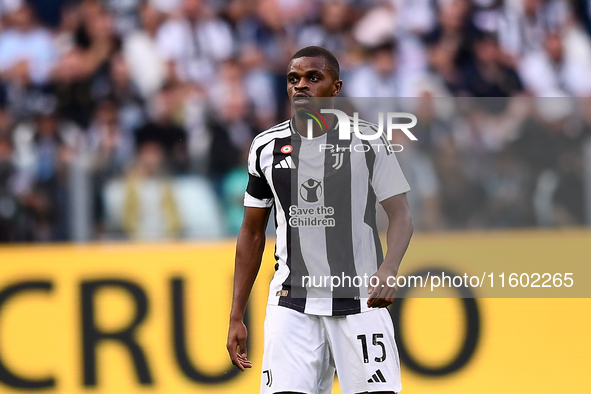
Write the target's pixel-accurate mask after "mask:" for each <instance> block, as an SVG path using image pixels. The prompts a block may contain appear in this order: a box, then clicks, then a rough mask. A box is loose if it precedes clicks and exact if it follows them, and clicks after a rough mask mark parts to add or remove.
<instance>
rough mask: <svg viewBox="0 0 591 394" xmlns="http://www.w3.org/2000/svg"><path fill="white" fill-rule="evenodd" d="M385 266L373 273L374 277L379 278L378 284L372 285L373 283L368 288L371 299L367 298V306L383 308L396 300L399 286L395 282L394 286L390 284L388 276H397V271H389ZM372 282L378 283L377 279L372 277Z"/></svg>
mask: <svg viewBox="0 0 591 394" xmlns="http://www.w3.org/2000/svg"><path fill="white" fill-rule="evenodd" d="M383 268H384V266H382V267H380V269H379V270H378V271H377V272H376V273H375V274H373V275H372V277H376V278H378V281H377V286H375V287H372V286H371V285H370V286H369V288H368V289H367V292H368V294H369V299H368V300H367V306H368V307H370V308H382V307H386V306H388V305H390V304H391V303H393V302H394V297H396V292H397V291H398V288H397V287H396V284H395V283H394V286H393V287H390V286H388V277H395V276H396V275H395V273H391V272H387V270H386V269H383ZM371 283H373V284H376V280H375V279H372V281H371Z"/></svg>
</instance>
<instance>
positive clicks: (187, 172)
mask: <svg viewBox="0 0 591 394" xmlns="http://www.w3.org/2000/svg"><path fill="white" fill-rule="evenodd" d="M307 45H319V46H323V47H325V48H327V49H329V50H330V51H332V52H333V53H334V54H335V55H336V56H337V58H338V59H339V61H340V64H341V70H342V72H341V77H342V79H343V80H344V88H343V93H344V94H343V95H344V96H349V97H424V98H429V97H443V98H447V99H433V100H432V101H429V100H427V101H424V102H423V101H421V103H422V104H421V105H419V108H418V109H417V111H419V112H420V114H418V115H417V116H418V117H419V120H420V123H419V126H417V127H420V130H421V132H420V134H421V137H419V140H420V143H419V144H418V145H415V146H413V147H411V148H409V150H408V153H407V154H400V155H399V156H400V160H401V162H403V165H404V166H408V168H409V169H408V170H407V172H408V173H409V175H408V177H409V178H410V180H411V185H416V186H413V193H414V194H413V195H412V196H411V200H412V201H411V202H412V204H413V207H414V210H415V211H416V217H417V218H418V219H416V220H415V221H416V222H417V228H419V229H421V230H426V231H427V230H440V229H450V228H453V229H456V228H490V227H523V226H536V225H541V226H548V225H577V224H583V223H584V221H585V208H586V205H585V193H584V189H585V176H584V170H583V167H584V165H583V162H584V155H583V150H584V148H583V147H584V146H585V145H584V141H585V139H586V138H587V137H588V135H589V130H590V128H591V115H590V113H591V106H590V105H589V104H588V103H587V101H585V100H578V101H577V100H575V98H584V97H587V96H589V95H591V1H590V0H504V1H503V0H382V1H378V0H366V1H362V0H51V1H47V0H1V1H0V241H1V242H20V241H67V240H90V239H104V238H133V239H159V238H178V237H184V238H208V237H210V238H211V237H220V236H228V235H233V234H235V233H236V231H237V229H238V227H239V225H240V221H241V217H242V208H241V204H242V196H243V192H244V189H245V184H246V181H247V174H246V171H245V160H246V154H247V151H248V147H249V146H250V142H251V141H252V138H253V137H254V136H255V135H256V134H257V133H258V132H260V131H262V130H264V129H265V128H267V127H269V126H271V125H273V124H274V123H276V122H278V121H281V120H283V119H285V118H286V117H288V116H289V105H288V102H287V96H286V91H285V70H286V65H287V63H288V61H289V58H290V57H291V55H292V54H293V53H294V52H295V51H297V50H298V49H299V48H301V47H303V46H307ZM464 96H468V97H497V98H511V97H559V98H561V99H559V101H558V102H554V101H551V100H550V101H544V100H541V101H540V102H534V99H533V98H532V99H530V100H526V101H525V103H526V104H523V103H524V101H521V100H516V101H511V100H509V101H503V100H501V102H500V104H499V103H497V102H496V101H494V102H491V103H492V104H491V105H484V107H486V110H482V109H478V108H476V109H474V108H471V109H470V110H466V111H467V112H465V113H462V106H463V104H462V103H466V101H465V100H461V99H459V101H457V102H456V101H454V100H452V99H451V98H453V97H464ZM441 100H444V101H447V102H450V103H452V102H453V103H454V104H451V105H452V106H455V108H454V109H452V110H451V112H450V111H448V113H447V115H441V113H440V112H441V111H439V112H438V111H437V110H435V109H434V107H435V106H434V103H441V102H444V101H441ZM478 102H482V101H478ZM429 103H431V104H429ZM520 103H521V104H520ZM548 103H550V104H549V105H548ZM544 105H546V107H547V108H545V107H544ZM495 107H498V108H496V109H491V108H495ZM540 108H542V109H540ZM585 109H586V110H585ZM553 111H554V112H553ZM443 112H444V113H445V111H443ZM546 112H550V113H554V114H553V115H550V116H547V115H546ZM450 113H453V114H455V115H450ZM556 113H557V114H556ZM465 114H467V115H466V116H464V115H465ZM501 126H502V127H501ZM405 146H407V144H405ZM405 162H406V164H405ZM81 174H82V175H81ZM589 176H591V175H589ZM80 196H83V197H82V198H81V197H80ZM196 206H197V207H196ZM81 223H82V224H81ZM85 226H86V230H84V228H83V227H85ZM82 233H84V234H85V235H83V236H82V235H80V234H82Z"/></svg>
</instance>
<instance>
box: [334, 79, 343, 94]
mask: <svg viewBox="0 0 591 394" xmlns="http://www.w3.org/2000/svg"><path fill="white" fill-rule="evenodd" d="M342 87H343V81H341V80H340V79H339V80H338V81H335V83H334V85H333V87H332V96H333V97H334V96H336V95H337V94H339V92H340V91H341V88H342Z"/></svg>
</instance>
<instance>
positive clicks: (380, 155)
mask: <svg viewBox="0 0 591 394" xmlns="http://www.w3.org/2000/svg"><path fill="white" fill-rule="evenodd" d="M375 155H376V156H375V160H374V165H373V175H372V179H371V184H372V187H373V189H374V192H375V194H376V197H377V198H378V201H380V202H382V201H384V200H385V199H387V198H390V197H393V196H396V195H398V194H402V193H406V192H408V191H409V190H410V186H409V185H408V182H407V181H406V178H405V177H404V174H403V173H402V169H401V168H400V164H399V163H398V160H397V159H396V154H395V153H394V152H390V151H388V150H387V149H385V147H384V146H380V149H375Z"/></svg>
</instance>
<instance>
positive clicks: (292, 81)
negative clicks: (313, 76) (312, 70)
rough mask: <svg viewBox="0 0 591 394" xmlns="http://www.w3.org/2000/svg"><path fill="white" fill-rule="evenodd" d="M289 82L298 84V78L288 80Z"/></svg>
mask: <svg viewBox="0 0 591 394" xmlns="http://www.w3.org/2000/svg"><path fill="white" fill-rule="evenodd" d="M287 81H288V82H289V83H296V82H297V78H295V77H291V78H287Z"/></svg>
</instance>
